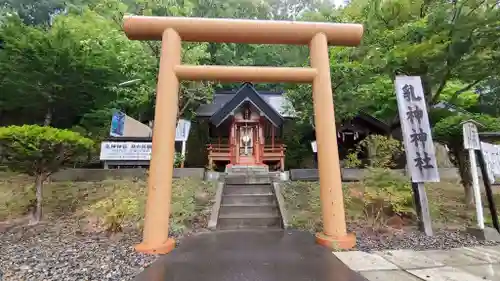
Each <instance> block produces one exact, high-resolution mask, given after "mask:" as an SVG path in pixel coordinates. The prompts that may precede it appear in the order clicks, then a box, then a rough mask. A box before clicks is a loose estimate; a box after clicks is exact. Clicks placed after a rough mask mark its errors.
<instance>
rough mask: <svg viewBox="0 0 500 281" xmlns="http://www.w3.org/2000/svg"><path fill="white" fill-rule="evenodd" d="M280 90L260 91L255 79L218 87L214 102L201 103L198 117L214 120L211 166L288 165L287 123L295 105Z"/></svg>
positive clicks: (280, 168) (210, 129)
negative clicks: (284, 138)
mask: <svg viewBox="0 0 500 281" xmlns="http://www.w3.org/2000/svg"><path fill="white" fill-rule="evenodd" d="M282 94H283V93H280V92H263V91H260V92H258V91H257V90H256V89H255V88H254V87H253V85H252V84H251V83H244V84H243V85H242V86H241V87H240V88H239V89H238V90H237V91H218V92H216V93H215V95H214V98H213V102H212V103H210V104H205V105H201V106H200V107H199V108H198V110H197V111H196V116H197V118H202V119H208V120H209V121H210V125H209V134H210V137H211V139H217V142H216V143H210V144H207V152H208V166H209V167H214V166H220V165H226V166H233V165H236V166H239V165H242V166H259V165H267V166H270V167H274V168H275V169H278V170H284V168H285V150H286V146H285V145H284V144H283V142H282V132H283V125H284V123H285V120H286V119H290V118H292V117H293V114H290V113H289V112H293V109H292V108H291V106H290V105H289V103H288V102H287V100H286V99H285V97H284V96H283V95H282Z"/></svg>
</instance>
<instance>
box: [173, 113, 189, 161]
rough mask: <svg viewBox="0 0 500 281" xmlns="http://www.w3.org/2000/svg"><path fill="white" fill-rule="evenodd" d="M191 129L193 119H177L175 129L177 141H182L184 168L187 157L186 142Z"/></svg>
mask: <svg viewBox="0 0 500 281" xmlns="http://www.w3.org/2000/svg"><path fill="white" fill-rule="evenodd" d="M190 130H191V121H189V120H184V119H179V121H177V128H176V129H175V141H180V142H182V146H181V155H182V162H181V168H184V161H185V159H186V142H187V139H188V137H189V131H190Z"/></svg>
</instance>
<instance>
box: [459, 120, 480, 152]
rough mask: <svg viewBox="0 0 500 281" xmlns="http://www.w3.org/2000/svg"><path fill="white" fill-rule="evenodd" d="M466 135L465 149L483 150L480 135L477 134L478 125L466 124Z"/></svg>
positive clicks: (464, 133)
mask: <svg viewBox="0 0 500 281" xmlns="http://www.w3.org/2000/svg"><path fill="white" fill-rule="evenodd" d="M463 135H464V148H465V149H474V150H479V149H481V145H480V141H479V134H478V132H477V127H476V124H474V123H473V122H466V123H464V125H463Z"/></svg>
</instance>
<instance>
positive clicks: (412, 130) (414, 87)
mask: <svg viewBox="0 0 500 281" xmlns="http://www.w3.org/2000/svg"><path fill="white" fill-rule="evenodd" d="M395 87H396V98H397V101H398V111H399V119H400V122H401V129H402V133H403V140H404V146H405V152H406V163H407V166H408V169H409V172H410V174H411V179H412V181H413V182H415V183H423V182H439V172H438V167H437V162H436V152H435V150H434V143H433V142H432V135H431V129H430V125H429V118H428V116H427V106H426V104H425V97H424V91H423V89H422V81H421V80H420V77H418V76H396V81H395Z"/></svg>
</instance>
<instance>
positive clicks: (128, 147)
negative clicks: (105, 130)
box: [99, 141, 152, 161]
mask: <svg viewBox="0 0 500 281" xmlns="http://www.w3.org/2000/svg"><path fill="white" fill-rule="evenodd" d="M151 148H152V145H151V142H113V141H105V142H102V143H101V155H100V156H99V159H100V160H102V161H113V160H131V161H134V160H135V161H138V160H139V161H140V160H151Z"/></svg>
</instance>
